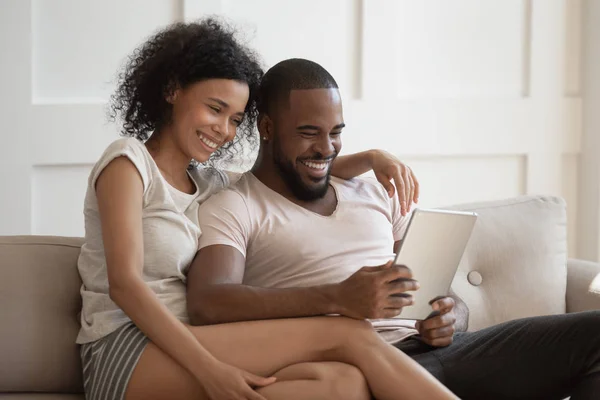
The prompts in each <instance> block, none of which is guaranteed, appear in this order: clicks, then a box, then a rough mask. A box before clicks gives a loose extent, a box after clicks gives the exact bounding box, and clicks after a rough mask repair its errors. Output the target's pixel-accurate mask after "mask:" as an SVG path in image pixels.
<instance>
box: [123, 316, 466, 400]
mask: <svg viewBox="0 0 600 400" xmlns="http://www.w3.org/2000/svg"><path fill="white" fill-rule="evenodd" d="M190 329H191V330H192V332H193V333H194V335H195V336H196V337H197V338H198V340H199V341H200V343H202V345H203V346H204V347H205V348H206V349H207V350H208V351H209V352H211V353H212V354H213V355H214V356H215V357H216V358H217V359H219V360H221V361H223V362H225V363H228V364H231V365H234V366H236V367H238V368H242V369H245V370H247V371H249V372H252V373H254V374H257V375H262V376H271V375H273V374H275V373H276V372H277V371H280V370H282V369H283V368H285V367H288V366H291V365H294V364H299V363H305V362H318V361H339V362H344V363H347V364H351V365H354V366H356V367H358V368H359V369H360V370H361V371H362V373H363V374H364V376H365V378H366V379H367V382H368V384H369V387H370V389H371V391H372V392H373V394H374V396H375V397H376V398H377V399H379V400H396V399H414V400H419V399H423V400H436V399H456V397H455V396H453V395H452V394H451V393H450V392H449V391H448V390H447V389H446V388H445V387H444V386H442V385H441V384H440V383H439V382H438V381H437V380H435V378H434V377H433V376H431V375H430V374H429V373H428V372H427V371H425V369H423V368H422V367H421V366H420V365H418V364H417V363H416V362H414V361H413V360H411V359H410V358H409V357H408V356H406V355H405V354H404V353H402V352H400V351H399V350H397V349H395V348H394V347H392V346H390V345H388V344H387V343H385V342H384V341H383V340H382V339H381V338H380V337H379V336H378V335H377V334H376V333H375V332H374V331H373V329H372V328H371V326H370V324H369V323H367V322H362V321H356V320H351V319H347V318H342V317H318V318H298V319H283V320H269V321H251V322H241V323H234V324H223V325H213V326H202V327H190ZM126 398H127V400H137V399H146V400H153V399H163V398H165V399H166V398H169V399H173V400H177V399H181V400H187V399H204V398H205V397H204V395H203V393H201V390H200V388H199V385H198V384H197V383H196V381H195V380H194V379H193V378H192V377H191V376H190V375H189V374H188V373H187V372H186V371H185V370H184V369H183V368H182V367H180V366H179V365H178V364H177V363H175V361H173V360H172V359H171V358H170V357H169V356H167V355H166V354H165V353H163V352H162V351H161V350H160V349H159V348H157V347H156V346H155V345H154V344H153V343H150V344H148V346H147V348H146V350H145V351H144V353H143V354H142V357H141V358H140V361H139V363H138V366H137V367H136V369H135V371H134V373H133V375H132V378H131V380H130V383H129V387H128V391H127V397H126Z"/></svg>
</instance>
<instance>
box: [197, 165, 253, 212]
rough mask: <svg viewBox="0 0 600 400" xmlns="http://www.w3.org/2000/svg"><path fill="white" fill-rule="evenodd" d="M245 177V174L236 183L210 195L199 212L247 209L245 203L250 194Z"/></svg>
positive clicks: (248, 183) (246, 177) (248, 184)
mask: <svg viewBox="0 0 600 400" xmlns="http://www.w3.org/2000/svg"><path fill="white" fill-rule="evenodd" d="M247 175H248V174H247V173H245V174H242V175H241V176H240V178H239V179H238V180H237V182H235V183H234V184H232V185H230V186H228V187H226V188H224V189H223V190H221V191H219V192H218V193H215V194H214V195H212V196H211V197H210V198H209V199H208V200H206V201H205V202H204V203H203V204H202V205H201V206H200V208H201V210H202V209H215V208H231V207H239V206H242V205H243V206H244V207H247V202H248V201H249V200H250V195H251V193H252V190H251V188H250V182H249V179H248V178H249V177H248V176H247Z"/></svg>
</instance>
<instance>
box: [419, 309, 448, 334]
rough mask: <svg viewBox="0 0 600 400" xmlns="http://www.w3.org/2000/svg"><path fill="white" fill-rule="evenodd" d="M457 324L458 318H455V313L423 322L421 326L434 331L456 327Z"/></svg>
mask: <svg viewBox="0 0 600 400" xmlns="http://www.w3.org/2000/svg"><path fill="white" fill-rule="evenodd" d="M455 322H456V317H455V316H454V313H448V314H444V315H438V316H436V317H433V318H429V319H426V320H424V321H421V325H422V327H423V329H424V330H426V331H430V330H433V329H439V328H443V327H446V326H450V325H454V323H455Z"/></svg>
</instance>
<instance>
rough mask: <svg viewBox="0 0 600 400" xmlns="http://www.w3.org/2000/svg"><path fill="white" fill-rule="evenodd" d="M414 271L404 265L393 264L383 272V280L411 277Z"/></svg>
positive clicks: (389, 280)
mask: <svg viewBox="0 0 600 400" xmlns="http://www.w3.org/2000/svg"><path fill="white" fill-rule="evenodd" d="M411 278H412V272H411V270H410V268H408V267H406V266H404V265H397V264H395V265H392V266H391V267H390V268H388V269H386V270H384V271H383V272H381V281H382V282H391V281H393V280H396V279H411Z"/></svg>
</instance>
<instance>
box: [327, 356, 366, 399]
mask: <svg viewBox="0 0 600 400" xmlns="http://www.w3.org/2000/svg"><path fill="white" fill-rule="evenodd" d="M321 379H322V380H323V381H324V382H326V384H327V386H328V388H329V389H328V390H329V392H330V396H328V397H329V398H331V399H339V400H342V399H344V400H370V399H371V393H370V391H369V386H368V385H367V380H366V379H365V377H364V375H363V374H362V372H361V371H360V370H359V369H358V368H356V367H354V366H352V365H348V364H342V363H331V364H329V365H328V367H327V368H326V369H324V370H323V371H322V376H321Z"/></svg>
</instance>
